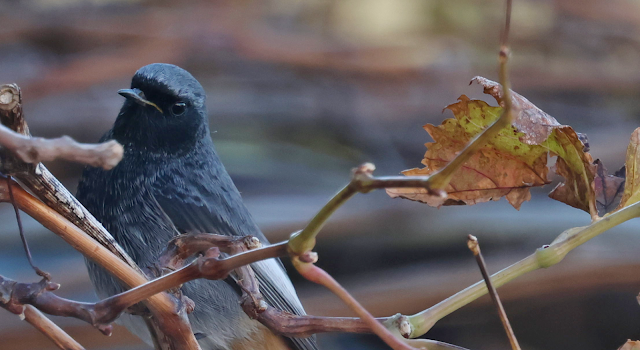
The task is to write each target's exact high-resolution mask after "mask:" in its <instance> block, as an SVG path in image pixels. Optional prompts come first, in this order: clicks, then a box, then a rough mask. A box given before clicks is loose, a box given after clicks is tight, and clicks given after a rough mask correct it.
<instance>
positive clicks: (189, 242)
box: [122, 233, 410, 337]
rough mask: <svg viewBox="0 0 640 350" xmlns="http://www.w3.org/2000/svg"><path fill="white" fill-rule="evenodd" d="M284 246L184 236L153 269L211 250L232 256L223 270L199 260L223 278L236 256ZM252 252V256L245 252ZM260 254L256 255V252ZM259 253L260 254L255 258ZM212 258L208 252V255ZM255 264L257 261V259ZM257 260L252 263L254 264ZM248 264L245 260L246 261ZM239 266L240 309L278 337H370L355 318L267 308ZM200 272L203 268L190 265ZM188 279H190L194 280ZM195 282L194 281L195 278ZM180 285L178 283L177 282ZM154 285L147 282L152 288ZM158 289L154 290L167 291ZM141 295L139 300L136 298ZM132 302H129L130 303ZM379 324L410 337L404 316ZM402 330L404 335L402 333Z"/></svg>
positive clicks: (246, 269)
mask: <svg viewBox="0 0 640 350" xmlns="http://www.w3.org/2000/svg"><path fill="white" fill-rule="evenodd" d="M285 244H286V242H282V243H279V244H276V245H275V246H269V247H264V248H263V247H261V244H260V241H259V240H258V239H256V238H255V237H253V236H244V237H230V236H223V235H218V234H211V233H204V234H186V235H181V236H178V237H175V238H174V239H172V240H171V241H170V242H169V245H168V246H167V248H166V249H165V251H164V252H163V253H162V255H161V256H160V258H159V259H158V263H157V266H155V267H153V268H154V269H155V270H156V274H158V273H161V272H162V271H164V270H177V269H180V268H183V267H184V262H185V260H186V259H188V258H190V257H191V256H193V255H195V254H205V253H206V252H207V251H209V249H211V248H214V247H215V248H217V249H219V251H220V252H223V253H227V254H231V255H232V256H231V257H229V258H227V259H224V260H227V262H228V265H227V266H226V267H225V266H224V265H222V264H220V263H219V262H220V261H219V260H218V261H216V260H217V258H216V257H215V255H214V256H211V257H201V258H200V259H212V264H209V265H208V267H209V268H212V267H215V268H218V269H221V271H218V272H211V271H209V272H207V273H208V274H211V275H213V276H217V277H219V278H224V277H226V275H228V274H229V273H231V271H230V270H228V269H230V268H232V266H234V265H235V266H237V265H239V264H240V263H233V261H234V259H237V255H238V254H245V255H244V256H245V257H247V258H249V257H251V256H253V257H255V258H265V256H266V255H264V254H262V252H263V251H265V250H271V249H274V251H273V254H271V255H272V256H273V257H275V256H285V255H286V250H285V249H284V247H285ZM249 250H254V252H253V253H252V254H247V253H245V252H247V251H249ZM255 250H259V251H255ZM258 253H260V254H258ZM209 254H211V252H209ZM257 260H258V259H257ZM257 260H254V261H251V262H255V261H257ZM247 261H248V260H247ZM249 263H250V262H247V265H244V266H241V267H239V268H237V269H236V270H235V274H236V276H235V278H236V281H237V282H238V284H239V285H240V287H241V288H242V290H243V291H244V292H245V293H244V295H243V297H242V299H243V302H242V307H243V309H244V311H245V312H246V313H247V315H249V317H251V318H254V319H256V320H258V321H259V322H261V323H262V324H264V325H265V326H267V327H268V328H269V329H270V330H272V331H274V332H276V333H279V334H281V335H284V336H287V337H308V336H310V335H312V334H317V333H327V332H348V333H372V331H371V328H370V327H369V326H368V325H367V324H366V323H365V322H363V321H362V320H361V319H359V318H354V317H318V316H309V315H304V316H300V315H293V314H290V313H288V312H285V311H281V310H277V309H275V308H273V307H268V306H267V305H266V304H264V303H263V302H262V297H261V295H260V292H259V285H258V281H257V280H256V278H255V276H254V275H253V271H252V269H251V267H250V266H249V265H248V264H249ZM193 264H195V265H198V266H200V267H201V268H202V266H204V264H203V263H202V262H200V263H193ZM177 274H184V275H185V276H186V275H188V274H189V273H188V271H187V270H186V269H185V270H184V271H182V272H179V273H176V275H177ZM194 277H195V276H190V277H189V278H194ZM163 278H164V277H160V278H159V279H158V280H154V281H153V282H156V283H160V282H161V280H162V279H163ZM196 278H197V277H196ZM180 281H181V280H180ZM153 282H150V284H152V283H153ZM163 283H164V282H163ZM168 286H169V285H168V284H167V285H165V286H157V289H160V288H165V287H168ZM140 289H142V287H140ZM148 292H152V289H148V290H147V293H148ZM143 296H144V295H140V296H138V298H141V297H143ZM122 297H123V298H129V297H130V296H124V295H122ZM134 300H135V299H130V300H129V303H131V302H133V301H134ZM377 320H378V321H379V322H382V323H385V324H388V325H389V326H390V328H394V329H398V330H400V332H401V334H402V335H403V336H405V337H408V336H409V333H410V330H408V329H407V325H408V321H407V320H406V316H403V315H400V314H398V315H395V316H393V317H384V318H377ZM403 329H404V330H405V331H404V332H403V331H402V330H403Z"/></svg>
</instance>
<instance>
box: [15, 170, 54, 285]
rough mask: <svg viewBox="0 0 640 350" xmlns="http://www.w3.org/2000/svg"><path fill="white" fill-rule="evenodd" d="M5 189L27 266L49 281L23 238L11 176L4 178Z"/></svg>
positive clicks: (48, 276)
mask: <svg viewBox="0 0 640 350" xmlns="http://www.w3.org/2000/svg"><path fill="white" fill-rule="evenodd" d="M6 181H7V188H8V189H9V198H10V199H11V205H12V206H13V210H14V211H15V214H16V222H17V223H18V232H19V233H20V239H21V240H22V247H23V248H24V252H25V254H26V255H27V260H29V265H31V268H32V269H33V271H35V272H36V274H37V275H38V276H40V277H43V278H44V279H46V280H47V281H50V280H51V275H50V274H49V273H48V272H45V271H42V270H40V269H39V268H38V267H37V266H36V265H35V264H34V263H33V257H32V256H31V250H29V244H28V243H27V238H26V237H25V236H24V230H23V228H22V219H20V210H19V209H18V205H17V204H16V199H15V198H14V197H13V188H12V186H11V183H12V182H13V181H12V179H11V176H7V177H6Z"/></svg>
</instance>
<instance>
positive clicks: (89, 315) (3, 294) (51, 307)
mask: <svg viewBox="0 0 640 350" xmlns="http://www.w3.org/2000/svg"><path fill="white" fill-rule="evenodd" d="M58 288H60V285H59V284H57V283H53V282H49V281H47V280H46V279H42V280H41V281H40V282H36V283H20V282H16V281H14V280H11V279H9V278H6V277H4V276H0V306H1V307H3V308H5V309H7V310H9V311H11V312H13V313H14V314H17V315H20V314H22V313H23V312H24V307H25V305H32V306H34V307H36V308H37V309H38V310H40V311H42V312H45V313H47V314H49V315H54V316H64V317H73V318H77V319H79V320H82V321H85V322H87V323H89V324H90V325H92V326H94V327H95V328H96V329H98V330H99V331H100V332H102V334H104V335H111V332H112V330H113V327H112V326H111V325H109V324H108V323H105V322H101V321H100V320H101V319H103V318H106V317H107V316H105V315H107V314H109V313H110V312H111V308H109V307H106V306H105V304H104V303H97V304H94V303H81V302H77V301H73V300H68V299H65V298H61V297H59V296H57V295H55V294H53V293H51V292H52V291H55V290H57V289H58ZM109 323H110V322H109Z"/></svg>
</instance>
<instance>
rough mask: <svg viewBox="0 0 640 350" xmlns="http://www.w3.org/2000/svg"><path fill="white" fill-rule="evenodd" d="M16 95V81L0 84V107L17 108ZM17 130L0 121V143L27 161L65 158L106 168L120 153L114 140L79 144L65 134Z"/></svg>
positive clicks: (17, 94)
mask: <svg viewBox="0 0 640 350" xmlns="http://www.w3.org/2000/svg"><path fill="white" fill-rule="evenodd" d="M20 98H21V96H20V89H19V88H18V87H17V86H16V85H14V84H7V85H2V86H0V110H3V111H12V110H14V109H16V108H18V109H19V108H20V103H21V101H20ZM17 122H19V121H17ZM21 131H23V132H16V131H15V130H11V129H10V128H8V127H7V126H4V125H0V146H1V147H3V148H6V149H8V150H9V151H11V152H13V154H14V155H15V156H17V157H18V158H19V159H20V160H21V161H23V162H25V163H29V164H38V163H40V162H44V161H51V160H55V159H65V160H69V161H72V162H77V163H82V164H86V165H91V166H96V167H101V168H103V169H105V170H109V169H111V168H113V167H114V166H116V165H117V164H118V163H119V162H120V160H121V159H122V155H123V154H124V149H123V148H122V146H121V145H120V144H119V143H118V142H116V141H108V142H105V143H100V144H83V143H78V142H76V141H74V140H73V139H72V138H70V137H69V136H63V137H60V138H56V139H45V138H42V137H30V136H29V135H28V129H25V130H21Z"/></svg>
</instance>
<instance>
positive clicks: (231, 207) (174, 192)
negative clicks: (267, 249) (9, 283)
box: [77, 63, 317, 350]
mask: <svg viewBox="0 0 640 350" xmlns="http://www.w3.org/2000/svg"><path fill="white" fill-rule="evenodd" d="M119 94H120V95H122V96H124V97H125V98H126V100H125V102H124V105H123V106H122V109H121V110H120V113H119V114H118V117H117V119H116V121H115V124H114V125H113V128H112V129H111V130H109V131H108V132H107V133H106V134H105V135H104V136H103V137H102V140H101V141H106V140H111V139H115V140H117V141H118V142H120V143H121V144H122V145H123V146H124V149H125V153H124V158H123V160H122V161H121V162H120V164H118V166H116V167H115V168H113V169H112V170H109V171H104V170H102V169H98V168H86V169H85V171H84V173H83V176H82V179H81V180H80V184H79V186H78V194H77V197H78V199H79V200H80V202H82V204H83V205H84V206H85V207H86V208H87V209H88V210H89V211H90V212H91V213H93V215H95V217H96V218H97V219H98V220H100V222H102V224H103V225H104V226H105V228H106V229H107V230H109V232H111V234H112V235H113V236H114V238H115V239H116V241H118V243H119V244H120V245H122V247H123V248H124V249H125V250H126V251H127V253H129V254H130V255H131V257H132V258H133V259H134V260H135V261H136V263H137V264H138V265H140V266H142V267H145V266H152V265H153V263H154V262H155V261H156V259H157V257H158V256H159V254H160V253H161V251H162V250H163V249H164V248H165V246H166V244H167V242H168V241H169V240H170V239H171V238H172V237H174V236H176V235H177V234H179V233H182V232H193V231H197V232H220V233H225V234H229V235H238V236H244V235H253V236H255V237H257V238H258V239H260V240H261V241H262V242H263V244H268V242H267V239H266V238H265V237H264V235H263V234H262V232H261V231H260V229H259V228H258V226H257V225H256V224H255V222H254V221H253V218H252V217H251V215H250V214H249V211H248V210H247V208H246V207H245V205H244V204H243V202H242V198H241V197H240V193H239V192H238V190H237V189H236V186H235V185H234V184H233V182H232V181H231V178H230V177H229V174H228V173H227V171H226V170H225V168H224V166H223V165H222V163H221V162H220V159H219V158H218V155H217V154H216V152H215V150H214V147H213V142H212V141H211V137H210V132H209V126H208V122H207V110H206V107H205V92H204V89H203V88H202V86H201V85H200V83H199V82H198V81H197V80H196V79H195V78H194V77H193V76H192V75H191V74H189V72H187V71H185V70H184V69H182V68H179V67H177V66H174V65H170V64H159V63H155V64H150V65H148V66H145V67H142V68H141V69H140V70H138V71H137V72H136V74H135V75H134V77H133V80H132V82H131V88H130V89H124V90H120V91H119ZM87 267H88V269H89V275H90V276H91V280H92V282H93V284H94V286H95V288H96V290H97V293H98V296H99V297H101V298H104V297H107V296H110V295H113V294H116V293H119V292H121V291H122V290H123V288H122V287H121V284H120V283H119V282H118V281H117V280H116V279H114V278H113V277H111V275H109V274H108V273H107V272H105V271H104V270H103V269H102V268H101V267H100V266H98V265H96V264H94V263H93V262H91V261H87ZM252 267H253V269H254V271H255V274H256V276H257V279H258V281H259V282H260V290H261V292H262V294H263V296H264V298H265V300H266V301H267V302H268V303H269V305H271V306H273V307H276V308H278V309H281V310H285V311H288V312H291V313H294V314H299V315H301V314H304V310H303V308H302V305H301V304H300V301H299V300H298V297H297V296H296V292H295V290H294V289H293V286H292V285H291V282H290V281H289V278H288V277H287V275H286V273H285V271H284V269H283V267H282V264H281V263H280V262H279V261H277V260H274V259H271V260H266V261H262V262H258V263H254V264H252ZM182 292H183V293H184V294H185V295H186V296H187V297H189V298H191V299H192V300H193V301H194V302H195V304H196V307H195V311H194V312H193V313H191V314H190V315H189V320H190V322H191V326H192V328H193V331H194V333H195V334H196V337H197V338H198V341H199V343H200V346H201V347H202V349H203V350H214V349H215V350H218V349H220V350H222V349H247V350H249V349H256V350H257V349H290V348H295V349H317V345H316V341H315V338H313V337H311V338H300V339H289V340H285V338H281V337H278V336H274V335H273V333H271V332H270V331H269V330H268V329H267V328H266V327H264V326H263V325H262V324H260V323H259V322H257V321H255V320H251V319H250V318H249V317H247V316H246V314H245V313H244V312H243V311H242V309H241V307H240V305H239V294H238V291H237V288H236V287H234V286H232V285H231V284H230V283H228V282H226V281H208V280H196V281H192V282H189V283H186V284H184V286H183V287H182ZM120 322H121V323H123V324H124V325H125V326H126V327H127V328H129V329H130V330H131V331H132V332H133V333H134V334H136V335H138V336H140V337H141V338H142V339H143V340H144V341H145V342H147V343H148V344H151V338H150V336H149V333H148V331H147V328H146V326H145V324H144V321H143V320H142V319H141V318H140V317H138V316H131V315H123V316H122V317H121V320H120Z"/></svg>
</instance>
